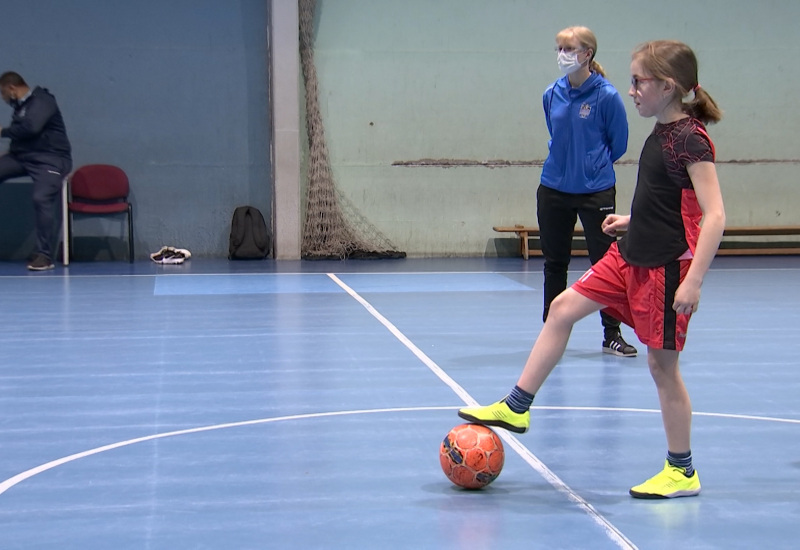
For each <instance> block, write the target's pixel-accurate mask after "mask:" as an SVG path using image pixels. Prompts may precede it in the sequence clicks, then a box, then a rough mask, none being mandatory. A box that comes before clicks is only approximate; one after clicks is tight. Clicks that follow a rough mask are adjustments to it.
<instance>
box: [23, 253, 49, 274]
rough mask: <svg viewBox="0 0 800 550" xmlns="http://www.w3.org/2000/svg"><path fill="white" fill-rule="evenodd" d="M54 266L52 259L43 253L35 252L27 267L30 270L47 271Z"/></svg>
mask: <svg viewBox="0 0 800 550" xmlns="http://www.w3.org/2000/svg"><path fill="white" fill-rule="evenodd" d="M54 267H55V266H54V265H53V261H52V260H51V259H50V258H48V257H47V256H45V255H44V254H36V255H34V257H33V259H32V260H31V261H30V262H28V269H30V270H31V271H47V270H48V269H53V268H54Z"/></svg>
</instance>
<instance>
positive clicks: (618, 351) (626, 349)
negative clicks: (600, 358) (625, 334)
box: [603, 332, 639, 357]
mask: <svg viewBox="0 0 800 550" xmlns="http://www.w3.org/2000/svg"><path fill="white" fill-rule="evenodd" d="M603 353H610V354H612V355H618V356H620V357H636V354H637V353H639V352H638V351H636V348H635V347H633V346H632V345H630V344H629V343H628V342H626V341H625V339H624V338H622V333H621V332H616V333H614V334H611V335H609V336H606V338H605V340H603Z"/></svg>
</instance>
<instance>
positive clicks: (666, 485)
mask: <svg viewBox="0 0 800 550" xmlns="http://www.w3.org/2000/svg"><path fill="white" fill-rule="evenodd" d="M683 472H684V470H683V468H678V467H676V466H671V465H670V463H669V462H668V461H666V460H665V461H664V469H663V470H661V471H660V472H659V473H657V474H656V475H654V476H653V477H651V478H650V479H648V480H647V481H645V482H644V483H642V484H641V485H637V486H636V487H633V488H631V490H630V493H631V496H632V497H634V498H675V497H693V496H695V495H699V494H700V477H699V476H698V475H697V470H695V471H694V473H693V474H692V477H686V476H685V475H683Z"/></svg>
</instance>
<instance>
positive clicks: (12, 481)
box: [0, 407, 453, 495]
mask: <svg viewBox="0 0 800 550" xmlns="http://www.w3.org/2000/svg"><path fill="white" fill-rule="evenodd" d="M452 408H453V407H408V408H402V407H401V408H392V409H368V410H367V409H365V410H355V411H335V412H322V413H308V414H296V415H291V416H276V417H273V418H260V419H257V420H244V421H242V422H229V423H227V424H215V425H213V426H201V427H199V428H187V429H185V430H177V431H174V432H164V433H159V434H153V435H147V436H144V437H137V438H135V439H127V440H125V441H119V442H117V443H111V444H109V445H104V446H102V447H96V448H94V449H89V450H88V451H83V452H80V453H75V454H72V455H69V456H65V457H63V458H59V459H57V460H53V461H50V462H47V463H45V464H42V465H40V466H37V467H35V468H31V469H30V470H26V471H24V472H22V473H19V474H17V475H15V476H14V477H10V478H8V479H7V480H5V481H4V482H2V483H0V495H2V494H3V493H5V492H6V491H8V490H9V489H10V488H11V487H13V486H14V485H17V484H19V483H22V482H23V481H25V480H26V479H30V478H32V477H33V476H35V475H37V474H41V473H42V472H46V471H47V470H52V469H53V468H55V467H57V466H61V465H62V464H67V463H68V462H73V461H75V460H78V459H81V458H86V457H87V456H92V455H96V454H100V453H104V452H106V451H112V450H114V449H119V448H120V447H127V446H129V445H135V444H136V443H144V442H145V441H153V440H154V439H163V438H165V437H174V436H176V435H187V434H196V433H201V432H210V431H213V430H224V429H227V428H238V427H240V426H255V425H257V424H268V423H270V422H280V421H282V420H301V419H304V418H322V417H326V416H347V415H351V414H370V413H383V412H403V411H417V410H440V409H452Z"/></svg>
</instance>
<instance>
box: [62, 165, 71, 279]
mask: <svg viewBox="0 0 800 550" xmlns="http://www.w3.org/2000/svg"><path fill="white" fill-rule="evenodd" d="M67 195H69V182H68V181H67V179H66V178H65V181H64V185H63V187H61V254H62V255H63V261H64V265H65V266H67V265H69V252H70V251H69V248H70V246H69V245H70V242H69V237H68V234H69V198H68V196H67Z"/></svg>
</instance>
